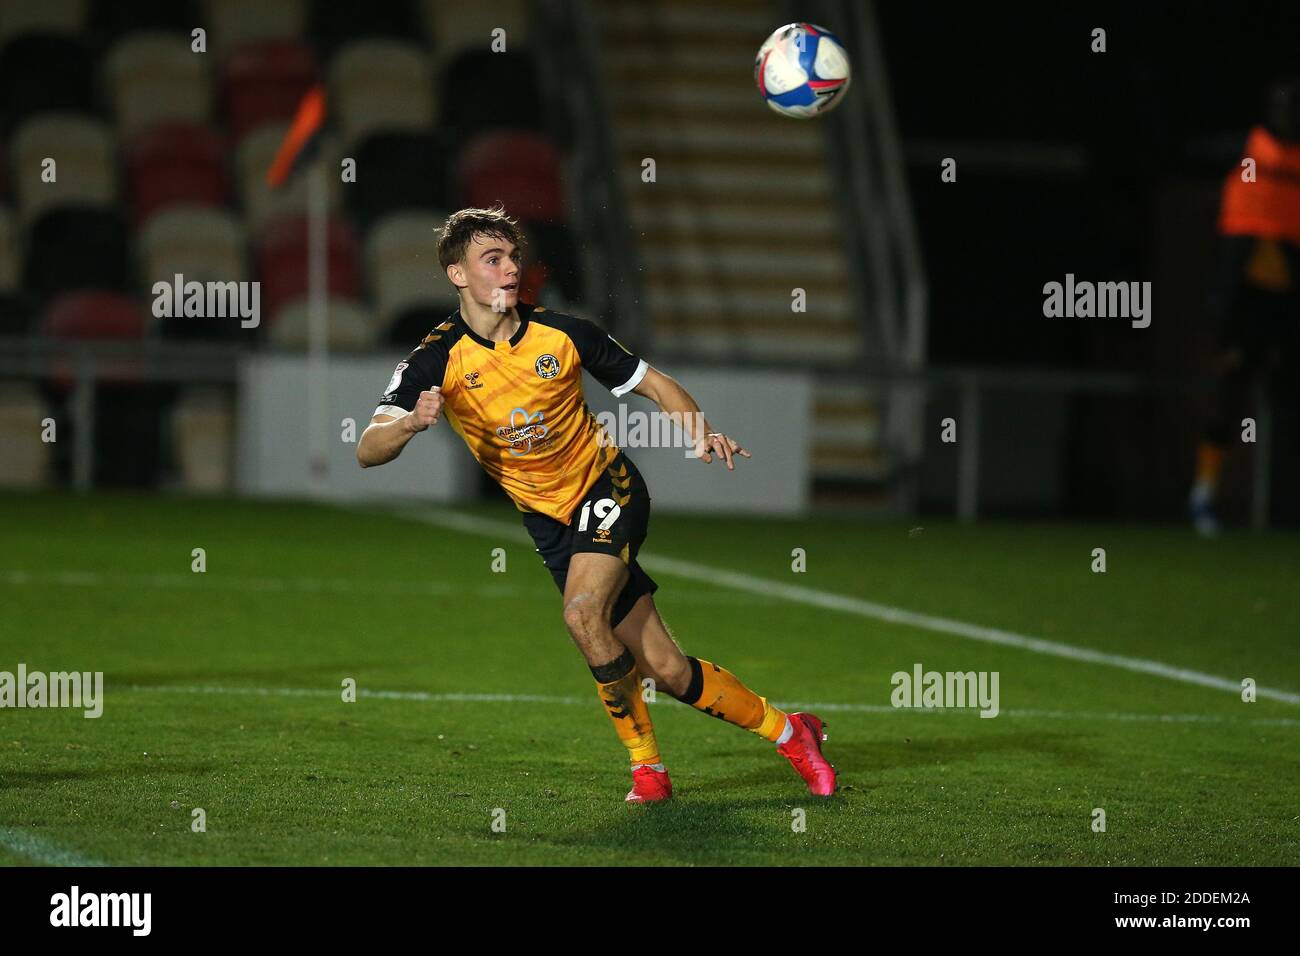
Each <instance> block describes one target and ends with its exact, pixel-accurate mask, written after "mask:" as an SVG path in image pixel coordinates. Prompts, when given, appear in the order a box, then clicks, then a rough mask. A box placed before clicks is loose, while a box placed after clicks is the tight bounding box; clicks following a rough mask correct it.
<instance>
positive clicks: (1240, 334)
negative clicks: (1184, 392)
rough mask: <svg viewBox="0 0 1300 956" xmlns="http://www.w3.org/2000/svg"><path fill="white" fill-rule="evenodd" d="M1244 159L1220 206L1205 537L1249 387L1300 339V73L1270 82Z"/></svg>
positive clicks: (1200, 524) (1200, 453) (1198, 488)
mask: <svg viewBox="0 0 1300 956" xmlns="http://www.w3.org/2000/svg"><path fill="white" fill-rule="evenodd" d="M1245 159H1250V160H1251V161H1252V165H1253V166H1254V172H1255V175H1254V176H1253V177H1247V176H1245V175H1244V174H1243V167H1242V166H1236V167H1234V168H1233V169H1232V170H1231V171H1230V172H1229V173H1228V174H1227V176H1226V177H1225V179H1224V184H1223V192H1222V200H1221V203H1220V207H1219V222H1218V232H1219V234H1220V235H1221V236H1222V239H1221V242H1220V252H1219V257H1220V270H1219V271H1220V275H1219V278H1218V281H1217V283H1216V284H1215V287H1214V292H1213V294H1212V295H1211V298H1210V308H1211V312H1212V314H1213V316H1214V318H1215V319H1216V320H1217V322H1218V324H1219V329H1220V331H1219V348H1218V354H1217V355H1216V360H1215V366H1216V368H1215V371H1216V373H1217V375H1218V377H1219V379H1220V381H1221V383H1222V391H1223V396H1222V399H1221V402H1220V405H1219V409H1218V414H1217V416H1216V418H1215V419H1214V421H1213V422H1212V423H1211V424H1210V425H1209V427H1208V428H1207V429H1206V430H1205V433H1204V435H1203V436H1202V439H1201V442H1200V445H1199V446H1198V447H1197V449H1196V480H1195V483H1194V484H1193V485H1192V491H1191V495H1190V496H1189V499H1188V506H1189V510H1190V511H1191V516H1192V523H1193V525H1194V526H1195V528H1196V530H1197V531H1198V532H1199V533H1200V534H1202V535H1205V536H1207V537H1213V536H1214V535H1216V534H1218V532H1219V521H1218V516H1217V514H1216V513H1215V499H1216V498H1217V496H1218V487H1219V473H1220V472H1221V470H1222V468H1223V462H1224V458H1225V457H1226V455H1227V453H1228V449H1229V448H1231V447H1232V445H1233V444H1236V442H1234V441H1233V440H1232V438H1233V433H1234V432H1235V431H1236V429H1238V428H1240V427H1241V421H1242V417H1243V416H1244V415H1245V414H1247V412H1248V411H1249V405H1250V391H1251V388H1252V386H1253V385H1254V384H1255V383H1256V382H1257V381H1259V382H1262V383H1263V384H1264V385H1265V387H1267V384H1268V381H1269V379H1270V378H1271V377H1272V376H1274V375H1276V374H1277V372H1278V371H1279V370H1280V369H1284V368H1287V367H1288V366H1291V365H1293V364H1294V362H1295V355H1296V350H1297V347H1298V346H1300V78H1292V79H1289V80H1284V81H1282V82H1279V83H1277V84H1276V85H1275V86H1274V87H1273V89H1272V91H1271V99H1270V103H1269V111H1268V120H1267V122H1265V123H1263V124H1262V125H1259V126H1256V127H1255V128H1253V129H1252V130H1251V131H1250V136H1249V138H1248V139H1247V141H1246V148H1245V155H1244V156H1243V160H1245Z"/></svg>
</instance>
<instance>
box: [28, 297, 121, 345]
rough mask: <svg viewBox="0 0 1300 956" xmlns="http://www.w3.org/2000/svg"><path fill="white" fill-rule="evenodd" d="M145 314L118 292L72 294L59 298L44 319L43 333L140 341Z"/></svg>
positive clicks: (77, 337)
mask: <svg viewBox="0 0 1300 956" xmlns="http://www.w3.org/2000/svg"><path fill="white" fill-rule="evenodd" d="M144 330H145V313H144V310H143V309H141V308H140V305H139V304H138V303H137V302H136V301H135V300H134V299H131V298H129V297H128V296H124V295H120V294H119V293H116V292H69V293H66V294H64V295H61V296H59V297H58V298H57V299H55V300H54V301H53V302H52V303H50V307H49V308H48V309H47V310H46V312H45V316H44V318H43V319H42V320H41V329H40V331H41V334H42V335H46V336H48V337H50V338H55V339H139V338H143V337H144Z"/></svg>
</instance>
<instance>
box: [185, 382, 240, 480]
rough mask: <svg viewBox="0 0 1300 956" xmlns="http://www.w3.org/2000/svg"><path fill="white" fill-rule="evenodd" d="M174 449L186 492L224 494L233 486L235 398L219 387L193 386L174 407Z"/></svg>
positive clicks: (227, 390) (228, 390)
mask: <svg viewBox="0 0 1300 956" xmlns="http://www.w3.org/2000/svg"><path fill="white" fill-rule="evenodd" d="M171 426H172V446H173V447H174V448H175V451H176V465H177V468H178V469H179V472H180V484H181V487H182V488H183V489H184V490H185V491H198V492H208V493H221V492H226V491H230V490H231V487H232V485H233V477H234V471H235V469H234V463H235V398H234V394H233V393H232V392H231V390H230V389H228V388H223V387H221V386H219V385H200V386H190V387H188V388H186V389H185V390H184V391H182V392H181V394H180V395H179V396H178V397H177V399H176V404H175V405H174V406H173V408H172V420H171Z"/></svg>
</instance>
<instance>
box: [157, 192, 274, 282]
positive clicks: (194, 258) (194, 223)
mask: <svg viewBox="0 0 1300 956" xmlns="http://www.w3.org/2000/svg"><path fill="white" fill-rule="evenodd" d="M244 244H245V239H244V229H243V226H242V225H241V224H240V222H239V220H238V219H237V218H236V217H235V216H234V215H233V214H232V213H230V212H228V211H226V210H224V209H213V208H209V207H204V206H173V207H172V208H170V209H165V210H163V211H162V212H159V213H158V214H157V215H156V216H154V217H153V218H151V219H150V220H149V222H148V223H146V224H145V226H144V228H143V229H142V230H141V231H140V237H139V245H140V278H141V280H142V283H143V286H144V288H146V289H150V288H152V287H153V284H154V283H155V282H159V281H168V282H170V281H171V280H172V278H173V277H174V276H175V275H176V274H177V273H180V274H181V275H183V276H185V278H186V280H190V279H194V280H196V281H198V282H208V281H214V282H243V281H245V280H246V279H247V278H248V262H247V256H246V253H245V248H244Z"/></svg>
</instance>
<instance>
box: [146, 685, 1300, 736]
mask: <svg viewBox="0 0 1300 956" xmlns="http://www.w3.org/2000/svg"><path fill="white" fill-rule="evenodd" d="M122 689H123V690H127V691H131V692H133V693H137V694H218V695H231V696H243V697H328V698H332V699H335V700H337V699H338V696H339V692H338V691H337V690H332V689H326V688H321V687H215V686H206V687H205V686H193V687H184V686H181V687H177V686H173V685H166V684H132V685H130V686H128V687H124V688H122ZM357 697H358V698H375V699H376V700H409V701H421V702H424V703H434V704H437V703H469V704H560V705H564V706H579V707H594V706H597V705H596V703H595V701H596V698H595V697H562V696H558V695H557V696H548V695H546V694H466V693H454V692H447V693H438V692H434V691H424V690H367V689H365V688H358V689H357ZM772 703H774V704H776V705H777V706H778V707H780V708H781V709H782V710H812V711H826V712H827V713H835V712H840V713H864V714H898V715H910V714H947V715H949V716H970V715H971V713H972V711H970V710H969V709H967V710H963V709H961V708H956V707H932V708H899V707H893V706H891V705H888V704H836V703H830V702H827V701H782V700H774V701H772ZM1000 716H1003V717H1031V718H1033V717H1041V718H1046V719H1050V720H1120V721H1130V722H1132V721H1152V722H1155V723H1170V724H1241V725H1247V724H1248V725H1250V726H1264V727H1300V717H1220V716H1217V715H1214V714H1123V713H1097V712H1089V711H1070V710H1034V709H1031V708H1022V709H1016V710H1008V709H1006V708H1003V709H1002V710H1001V712H1000Z"/></svg>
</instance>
